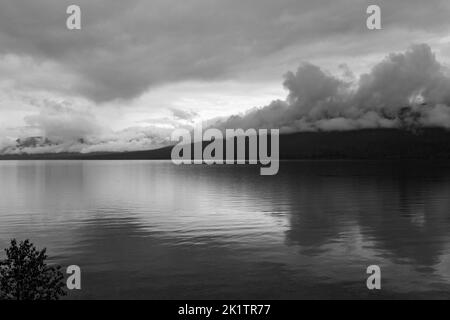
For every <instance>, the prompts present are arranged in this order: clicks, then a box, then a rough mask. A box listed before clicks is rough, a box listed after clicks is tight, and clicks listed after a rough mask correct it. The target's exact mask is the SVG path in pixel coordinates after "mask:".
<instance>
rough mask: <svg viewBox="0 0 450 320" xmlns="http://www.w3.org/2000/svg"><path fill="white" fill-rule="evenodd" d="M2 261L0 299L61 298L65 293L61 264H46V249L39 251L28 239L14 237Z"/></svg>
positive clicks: (0, 267) (0, 262)
mask: <svg viewBox="0 0 450 320" xmlns="http://www.w3.org/2000/svg"><path fill="white" fill-rule="evenodd" d="M5 251H6V259H5V260H2V261H0V299H6V300H58V299H59V298H60V297H61V296H64V295H66V292H65V291H64V287H65V283H64V281H63V280H64V275H63V273H62V272H61V271H60V269H61V267H60V266H56V267H51V266H47V264H46V262H45V261H46V260H47V255H46V249H43V250H42V251H39V250H37V249H36V247H35V246H34V245H33V244H32V243H31V242H30V241H29V240H25V241H22V242H20V243H19V244H17V241H16V240H14V239H13V240H11V245H10V247H9V248H7V249H5Z"/></svg>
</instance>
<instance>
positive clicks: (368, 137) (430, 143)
mask: <svg viewBox="0 0 450 320" xmlns="http://www.w3.org/2000/svg"><path fill="white" fill-rule="evenodd" d="M30 143H31V142H30ZM204 144H207V143H204ZM171 149H172V147H165V148H161V149H157V150H148V151H134V152H101V153H88V154H80V153H53V154H20V155H0V160H27V159H28V160H33V159H54V160H56V159H61V160H67V159H74V160H76V159H83V160H125V159H130V160H144V159H148V160H162V159H170V154H171ZM280 159H450V131H447V130H444V129H438V128H428V129H420V130H414V131H410V130H404V129H365V130H354V131H339V132H337V131H336V132H300V133H294V134H285V135H280Z"/></svg>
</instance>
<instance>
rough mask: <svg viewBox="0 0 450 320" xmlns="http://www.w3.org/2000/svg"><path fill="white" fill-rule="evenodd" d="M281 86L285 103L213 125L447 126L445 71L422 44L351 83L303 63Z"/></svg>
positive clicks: (449, 91)
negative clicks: (286, 92) (285, 96)
mask: <svg viewBox="0 0 450 320" xmlns="http://www.w3.org/2000/svg"><path fill="white" fill-rule="evenodd" d="M347 71H348V70H347ZM283 84H284V87H285V88H286V89H287V90H288V92H289V94H288V96H287V99H286V100H285V101H280V100H278V101H273V102H272V103H271V104H269V105H268V106H266V107H263V108H255V109H253V110H250V111H249V112H247V113H245V114H243V115H235V116H232V117H230V118H228V119H226V120H225V121H221V122H219V123H218V124H217V125H218V126H219V127H221V128H243V129H248V128H279V129H281V131H282V132H294V131H316V130H324V131H330V130H353V129H363V128H392V127H405V128H407V129H408V128H413V127H414V126H438V127H445V128H449V127H450V77H449V75H448V70H447V68H446V67H445V66H443V65H442V64H440V63H439V62H438V61H437V59H436V56H435V55H434V54H433V52H432V50H431V48H430V47H429V46H428V45H426V44H421V45H414V46H412V47H411V48H410V49H409V50H407V51H406V52H404V53H392V54H389V55H388V56H387V57H386V58H385V59H384V60H383V61H381V62H379V63H378V64H376V65H375V66H374V67H373V68H372V70H371V72H370V73H367V74H363V75H361V76H360V77H359V78H358V79H356V80H355V81H348V80H347V79H345V78H344V79H343V78H339V77H337V76H335V75H332V74H330V73H328V72H326V71H324V70H322V69H321V68H320V67H318V66H315V65H312V64H310V63H304V64H302V65H301V66H300V67H299V68H298V69H297V71H296V72H288V73H287V74H286V75H285V80H284V83H283Z"/></svg>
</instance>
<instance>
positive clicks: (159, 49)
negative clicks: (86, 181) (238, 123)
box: [0, 0, 450, 102]
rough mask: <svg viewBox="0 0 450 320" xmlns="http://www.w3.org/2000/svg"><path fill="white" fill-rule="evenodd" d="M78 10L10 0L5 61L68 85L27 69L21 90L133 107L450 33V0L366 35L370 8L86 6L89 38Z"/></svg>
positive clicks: (3, 32)
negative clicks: (165, 91)
mask: <svg viewBox="0 0 450 320" xmlns="http://www.w3.org/2000/svg"><path fill="white" fill-rule="evenodd" d="M70 4H73V1H68V0H63V1H54V0H42V1H28V0H4V1H2V2H1V4H0V60H1V59H11V55H13V56H14V57H15V59H19V60H23V62H22V64H26V63H30V61H31V63H32V64H35V65H42V64H44V65H51V66H53V67H52V68H53V69H54V71H53V73H52V75H51V76H52V77H53V78H54V79H58V78H60V77H62V76H63V77H64V78H65V79H64V86H62V85H61V83H58V81H56V82H52V81H50V79H49V81H38V82H33V81H28V80H29V79H27V78H26V76H25V75H23V71H20V70H22V69H21V68H20V67H18V69H19V70H18V71H17V72H20V74H21V77H24V79H23V81H20V83H18V85H27V84H28V85H30V84H32V85H33V86H34V87H39V86H42V87H43V88H44V89H46V90H57V91H61V90H64V91H65V92H70V93H71V94H73V95H81V96H83V97H87V98H89V99H92V100H93V101H96V102H105V101H110V100H114V99H125V100H126V99H131V98H134V97H136V96H139V95H140V94H142V93H143V92H145V91H146V90H148V89H150V88H153V87H156V86H159V85H162V84H167V83H173V82H179V81H186V80H198V81H204V80H220V79H232V78H233V77H234V76H236V75H239V74H245V72H246V71H248V70H254V69H264V67H268V65H272V64H279V63H282V61H284V60H286V59H290V58H292V55H291V54H289V55H285V54H284V53H285V52H292V50H294V49H295V50H296V51H297V57H298V58H304V59H308V58H310V57H311V56H315V57H328V58H332V57H333V56H335V55H341V56H342V55H346V54H353V55H354V54H367V53H369V52H372V53H373V52H379V50H380V43H383V47H384V48H386V47H389V46H391V45H392V44H393V43H399V42H401V41H402V40H401V39H404V38H405V37H404V36H405V35H409V36H414V35H417V34H427V35H428V37H437V36H439V35H443V34H445V30H448V26H449V25H450V21H449V19H448V14H449V12H450V3H449V2H448V1H447V0H432V1H428V2H426V3H425V2H423V1H419V0H396V1H385V2H383V3H381V4H380V5H381V7H382V10H383V11H382V12H383V32H379V33H368V32H369V31H368V30H367V29H366V28H365V19H366V14H365V9H366V8H367V5H368V4H371V2H370V1H368V0H343V1H333V0H321V1H298V0H279V1H273V0H227V1H223V0H186V1H167V0H152V1H144V0H132V1H116V0H98V1H89V0H79V1H77V2H76V4H78V5H79V6H80V7H81V9H82V30H80V31H69V30H67V29H66V27H65V19H66V17H67V15H66V13H65V11H66V8H67V6H68V5H70ZM364 39H367V40H364ZM324 48H325V49H324ZM276 57H278V58H276ZM44 71H45V70H43V72H44ZM13 76H14V75H13ZM14 77H18V75H15V76H14Z"/></svg>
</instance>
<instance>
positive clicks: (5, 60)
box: [0, 0, 450, 153]
mask: <svg viewBox="0 0 450 320" xmlns="http://www.w3.org/2000/svg"><path fill="white" fill-rule="evenodd" d="M71 4H76V5H79V6H80V8H81V26H82V28H81V30H68V29H67V28H66V19H67V17H68V15H67V14H66V9H67V7H68V6H69V5H71ZM369 4H377V5H379V6H380V7H381V21H382V30H368V29H367V27H366V19H367V17H368V15H367V14H366V8H367V7H368V5H369ZM449 16H450V2H449V1H448V0H429V1H419V0H389V1H387V0H382V1H380V0H379V1H366V0H339V1H336V0H315V1H312V0H277V1H273V0H183V1H175V0H150V1H149V0H130V1H116V0H96V1H89V0H76V1H74V0H71V1H66V0H58V1H57V0H39V1H32V0H2V1H1V2H0V152H3V153H5V152H9V153H11V152H22V151H24V150H25V151H27V152H58V151H77V152H78V151H80V152H90V151H107V150H108V151H124V150H143V149H152V148H157V147H160V146H163V145H166V144H167V143H169V138H170V133H171V132H172V131H173V130H174V129H176V128H180V127H184V128H190V127H192V126H194V125H196V124H198V123H201V122H207V123H209V124H213V125H216V126H217V127H220V128H233V127H245V128H251V127H253V128H266V127H267V128H269V127H270V128H272V127H273V128H280V129H281V130H282V132H283V131H284V132H293V131H311V130H350V129H355V128H366V127H395V126H398V125H399V123H400V124H402V123H403V122H402V121H403V120H404V119H402V121H400V122H399V116H398V111H399V109H398V108H401V107H403V106H405V105H408V106H411V108H412V110H410V111H409V113H407V115H406V116H407V117H408V116H411V114H413V113H414V112H416V113H419V118H420V122H421V124H423V125H439V126H443V127H450V112H449V110H448V109H449V107H448V106H449V105H450V103H449V102H450V98H449V96H448V95H447V94H446V92H447V89H449V91H450V85H449V84H450V80H449V78H448V71H447V68H448V64H449V62H450V59H449V57H450V55H449V54H450V34H449V27H450V19H449V18H448V17H449ZM424 103H426V104H427V108H426V109H423V108H422V107H420V106H423V105H424ZM419 108H422V109H419ZM413 115H414V114H413ZM408 119H409V118H408ZM408 119H406V120H407V121H409V120H408ZM33 136H43V137H46V138H47V139H48V141H47V142H45V141H41V143H38V145H31V146H28V147H26V148H18V143H17V141H16V140H17V139H19V138H20V139H22V141H23V140H24V139H26V138H27V137H33Z"/></svg>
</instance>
